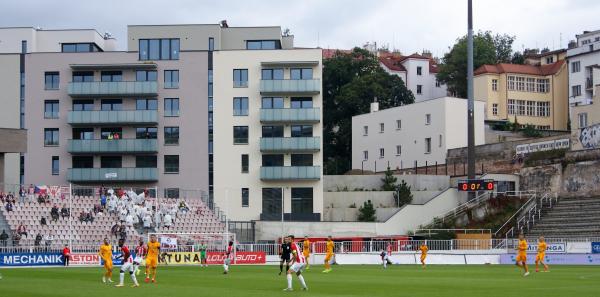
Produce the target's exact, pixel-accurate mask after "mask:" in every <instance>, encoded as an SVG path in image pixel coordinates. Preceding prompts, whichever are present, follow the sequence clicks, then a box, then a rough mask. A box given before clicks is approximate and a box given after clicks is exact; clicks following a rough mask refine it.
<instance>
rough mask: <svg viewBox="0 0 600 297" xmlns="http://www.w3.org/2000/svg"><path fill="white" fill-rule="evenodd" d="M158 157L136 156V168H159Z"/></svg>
mask: <svg viewBox="0 0 600 297" xmlns="http://www.w3.org/2000/svg"><path fill="white" fill-rule="evenodd" d="M157 166H158V161H157V156H135V168H157Z"/></svg>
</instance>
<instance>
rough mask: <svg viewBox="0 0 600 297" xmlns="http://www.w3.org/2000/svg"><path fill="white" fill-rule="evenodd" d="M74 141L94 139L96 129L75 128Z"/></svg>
mask: <svg viewBox="0 0 600 297" xmlns="http://www.w3.org/2000/svg"><path fill="white" fill-rule="evenodd" d="M72 132H73V139H84V140H86V139H87V140H89V139H94V128H73V131H72Z"/></svg>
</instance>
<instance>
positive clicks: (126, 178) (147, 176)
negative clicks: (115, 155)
mask: <svg viewBox="0 0 600 297" xmlns="http://www.w3.org/2000/svg"><path fill="white" fill-rule="evenodd" d="M67 180H68V181H70V182H111V181H112V182H147V181H157V180H158V169H157V168H69V170H68V172H67Z"/></svg>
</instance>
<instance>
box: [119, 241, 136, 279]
mask: <svg viewBox="0 0 600 297" xmlns="http://www.w3.org/2000/svg"><path fill="white" fill-rule="evenodd" d="M119 247H120V248H121V253H122V254H121V256H120V257H122V258H123V265H121V271H120V274H119V284H117V285H116V286H115V287H123V281H124V278H125V271H129V275H130V276H131V280H132V281H133V285H132V287H139V286H140V285H139V284H138V281H137V279H136V277H135V274H134V273H133V272H134V269H135V268H134V266H133V257H132V256H131V252H130V251H129V248H128V247H127V246H126V245H125V240H124V239H123V238H121V239H119Z"/></svg>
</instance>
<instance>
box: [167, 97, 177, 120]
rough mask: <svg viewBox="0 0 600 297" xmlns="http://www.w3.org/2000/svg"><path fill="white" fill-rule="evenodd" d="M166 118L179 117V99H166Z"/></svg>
mask: <svg viewBox="0 0 600 297" xmlns="http://www.w3.org/2000/svg"><path fill="white" fill-rule="evenodd" d="M165 116H166V117H178V116H179V98H165Z"/></svg>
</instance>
